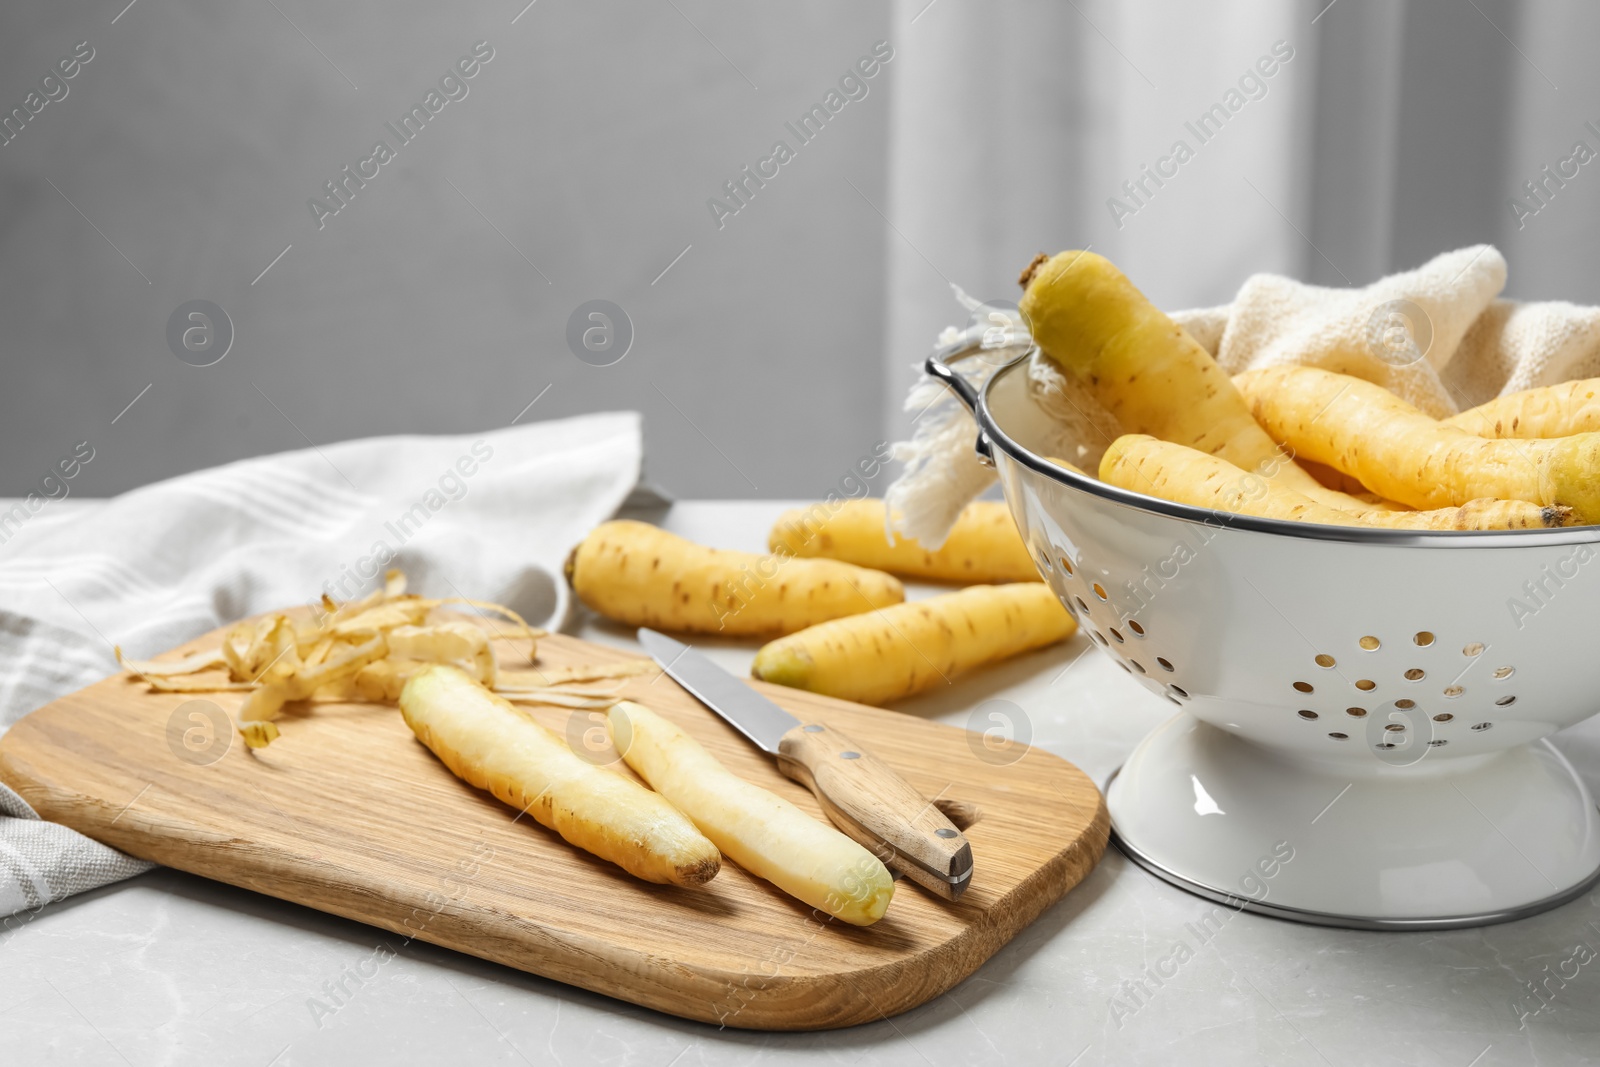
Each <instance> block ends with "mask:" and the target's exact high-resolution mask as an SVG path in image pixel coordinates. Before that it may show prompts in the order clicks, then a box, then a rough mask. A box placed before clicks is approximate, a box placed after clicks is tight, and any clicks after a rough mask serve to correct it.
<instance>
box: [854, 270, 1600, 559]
mask: <svg viewBox="0 0 1600 1067" xmlns="http://www.w3.org/2000/svg"><path fill="white" fill-rule="evenodd" d="M1505 284H1506V261H1505V257H1504V256H1502V255H1501V254H1500V253H1499V251H1497V250H1496V249H1495V248H1494V247H1493V246H1491V245H1473V246H1471V247H1468V248H1462V249H1458V250H1456V251H1454V252H1445V253H1443V254H1441V255H1438V256H1435V257H1434V258H1433V259H1431V260H1429V261H1428V262H1427V263H1425V264H1423V265H1422V266H1421V267H1418V268H1417V269H1416V270H1410V271H1402V272H1400V273H1398V274H1391V275H1389V276H1388V277H1387V278H1382V279H1380V280H1378V281H1376V282H1373V283H1372V284H1371V285H1368V286H1365V287H1363V288H1352V289H1329V288H1324V287H1322V286H1316V285H1306V284H1304V283H1302V282H1297V281H1295V280H1293V279H1292V278H1285V277H1281V276H1279V275H1275V274H1256V275H1252V276H1251V277H1250V278H1248V279H1246V281H1245V283H1244V285H1243V286H1241V287H1240V289H1239V292H1238V295H1237V296H1236V297H1235V298H1234V301H1233V303H1232V304H1228V305H1224V306H1222V307H1216V308H1200V309H1196V310H1192V311H1178V312H1173V313H1172V318H1173V319H1174V320H1175V321H1177V322H1178V324H1179V325H1181V326H1183V328H1184V329H1186V330H1188V331H1189V333H1190V335H1191V336H1193V337H1194V339H1195V340H1196V341H1198V342H1199V343H1200V344H1201V346H1202V347H1204V348H1205V349H1206V350H1207V351H1209V352H1210V353H1211V354H1212V355H1213V356H1214V357H1216V360H1217V362H1218V363H1219V364H1221V365H1222V368H1223V369H1224V370H1226V371H1227V372H1228V373H1229V374H1238V373H1239V372H1240V371H1244V370H1248V369H1250V368H1253V367H1262V366H1270V365H1274V364H1281V363H1305V364H1309V365H1311V366H1316V367H1321V368H1323V369H1324V370H1330V371H1337V372H1339V373H1341V374H1350V375H1354V376H1355V377H1358V378H1362V379H1365V380H1366V381H1369V382H1373V383H1375V384H1377V385H1382V386H1384V387H1385V388H1387V389H1389V390H1391V391H1392V392H1394V393H1395V394H1396V395H1398V396H1400V397H1402V398H1404V399H1405V400H1406V401H1407V402H1409V403H1411V404H1414V405H1415V406H1416V407H1418V408H1420V409H1422V410H1423V411H1426V412H1427V413H1429V414H1430V415H1433V416H1435V417H1439V418H1442V417H1445V416H1448V415H1453V414H1455V413H1456V412H1458V411H1461V410H1463V409H1465V408H1469V407H1475V406H1477V405H1478V404H1482V403H1484V402H1485V401H1487V400H1490V399H1492V398H1494V397H1496V396H1500V395H1503V394H1506V393H1515V392H1520V391H1521V390H1524V389H1532V388H1535V387H1537V386H1542V385H1555V384H1557V383H1559V382H1564V381H1570V380H1572V379H1576V378H1590V377H1600V308H1595V307H1580V306H1578V305H1576V304H1568V303H1566V302H1564V301H1544V302H1537V303H1520V302H1517V301H1512V300H1501V299H1499V295H1500V292H1501V290H1502V289H1504V288H1505ZM957 299H958V301H960V302H961V303H962V305H963V306H964V307H966V308H967V309H968V310H969V311H972V310H973V308H974V307H975V306H976V305H975V303H974V302H972V301H970V300H967V299H965V298H964V294H962V293H960V292H959V290H958V291H957ZM956 332H957V331H955V330H954V328H951V329H947V330H946V331H945V332H944V334H942V335H941V336H940V342H941V343H947V342H949V341H951V340H953V339H954V337H955V335H956ZM1021 351H1022V349H1021V348H1017V347H1015V346H1013V347H1012V348H1009V349H1002V350H1000V351H998V352H992V353H985V354H983V356H982V357H979V358H968V359H966V360H962V361H960V362H958V363H957V364H955V369H957V370H958V371H960V372H961V373H962V374H964V375H966V376H967V377H968V378H969V379H971V380H973V381H974V382H981V381H982V380H984V379H986V378H987V377H988V376H989V375H990V374H992V373H993V372H994V370H995V369H996V368H997V367H998V366H1000V365H1002V364H1003V363H1004V362H1005V359H1004V358H1001V357H1007V358H1008V353H1020V352H1021ZM1028 376H1029V382H1030V388H1031V391H1032V394H1033V396H1034V399H1035V400H1037V401H1038V402H1039V403H1040V404H1042V405H1043V406H1044V407H1045V408H1046V409H1047V410H1049V411H1051V412H1053V413H1055V414H1056V416H1057V419H1058V421H1059V423H1060V425H1061V433H1060V440H1059V441H1057V442H1054V445H1055V448H1054V451H1055V455H1056V457H1057V458H1060V459H1066V460H1069V461H1071V462H1073V463H1076V464H1077V465H1078V466H1080V467H1083V468H1084V469H1085V470H1087V471H1089V472H1090V473H1091V474H1092V473H1094V471H1095V469H1096V468H1097V466H1098V464H1099V462H1100V456H1101V454H1102V453H1104V452H1105V449H1106V446H1108V445H1109V444H1110V443H1111V441H1112V440H1113V439H1114V438H1115V437H1116V435H1117V429H1116V423H1115V420H1114V419H1113V418H1112V417H1111V416H1110V415H1109V414H1107V413H1106V412H1105V410H1104V409H1103V408H1101V407H1100V405H1099V404H1097V403H1096V402H1095V401H1094V399H1093V398H1092V397H1091V396H1089V394H1088V393H1087V392H1086V391H1085V390H1084V389H1083V388H1082V387H1080V386H1079V385H1078V384H1077V383H1076V382H1075V381H1073V380H1071V379H1070V378H1069V377H1068V376H1066V375H1064V374H1062V373H1061V372H1060V371H1059V370H1058V369H1057V368H1056V367H1055V365H1054V364H1053V363H1052V362H1051V361H1050V360H1049V359H1046V358H1043V357H1040V356H1035V357H1034V358H1033V361H1032V363H1031V364H1030V366H1029V368H1028ZM942 392H943V387H942V386H939V385H937V384H936V383H933V382H928V381H924V382H920V383H918V384H917V385H915V386H913V387H912V390H911V393H910V395H909V396H908V397H907V400H906V405H905V406H906V410H907V411H915V412H920V413H921V414H920V415H919V417H918V419H917V429H916V432H915V435H914V436H913V438H912V439H911V440H910V441H902V442H898V443H897V444H896V445H895V446H894V457H895V458H896V459H899V460H902V461H903V462H905V463H906V469H905V471H904V472H902V473H901V475H900V476H899V477H898V478H897V479H896V480H895V482H894V484H892V485H891V486H890V487H889V489H888V492H887V493H886V494H885V496H886V498H887V500H888V502H889V509H890V512H891V514H892V515H893V516H894V518H893V520H892V521H893V522H894V528H895V530H897V531H898V532H899V533H901V534H903V535H905V536H907V537H911V538H914V539H916V540H918V541H920V542H922V544H924V545H926V546H928V547H930V548H932V547H937V546H938V545H940V544H942V543H943V542H944V538H945V535H946V534H948V533H949V531H950V527H951V525H952V524H954V522H955V519H956V516H957V515H959V514H960V513H961V509H962V508H963V507H965V506H966V505H967V503H968V502H969V501H971V500H973V499H974V498H975V497H977V496H978V494H980V493H982V492H983V491H984V490H985V489H987V488H988V487H989V486H990V485H991V484H993V482H994V478H995V476H994V473H993V472H992V471H991V470H989V469H988V468H986V467H983V466H981V465H980V464H979V463H978V462H977V460H976V459H975V458H974V457H973V453H972V442H973V440H974V435H975V433H976V428H975V426H974V425H973V421H972V416H971V415H970V414H969V413H968V412H967V410H966V408H965V407H964V406H962V405H961V404H960V403H958V402H955V401H954V400H952V399H949V398H947V397H942V396H940V395H939V394H940V393H942Z"/></svg>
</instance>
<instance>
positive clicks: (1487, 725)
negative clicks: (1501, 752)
mask: <svg viewBox="0 0 1600 1067" xmlns="http://www.w3.org/2000/svg"><path fill="white" fill-rule="evenodd" d="M1472 728H1473V729H1474V730H1477V731H1480V732H1481V731H1484V730H1493V729H1494V723H1492V722H1475V723H1473V724H1472Z"/></svg>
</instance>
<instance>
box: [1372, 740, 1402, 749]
mask: <svg viewBox="0 0 1600 1067" xmlns="http://www.w3.org/2000/svg"><path fill="white" fill-rule="evenodd" d="M1372 747H1373V748H1394V747H1396V746H1394V745H1392V744H1390V743H1389V742H1387V741H1379V742H1378V743H1377V744H1375V745H1373V746H1372Z"/></svg>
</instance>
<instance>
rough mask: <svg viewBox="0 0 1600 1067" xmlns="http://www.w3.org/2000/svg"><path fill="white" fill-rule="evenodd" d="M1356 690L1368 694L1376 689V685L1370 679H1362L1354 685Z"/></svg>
mask: <svg viewBox="0 0 1600 1067" xmlns="http://www.w3.org/2000/svg"><path fill="white" fill-rule="evenodd" d="M1356 688H1357V689H1359V690H1361V691H1362V692H1363V693H1370V692H1372V691H1373V690H1374V689H1376V688H1378V683H1377V682H1374V681H1373V680H1372V679H1370V678H1363V679H1361V680H1360V681H1359V682H1357V683H1356Z"/></svg>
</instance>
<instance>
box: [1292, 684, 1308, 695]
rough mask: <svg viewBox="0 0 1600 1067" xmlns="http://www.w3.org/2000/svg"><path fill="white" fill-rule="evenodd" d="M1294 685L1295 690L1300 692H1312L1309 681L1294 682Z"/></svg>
mask: <svg viewBox="0 0 1600 1067" xmlns="http://www.w3.org/2000/svg"><path fill="white" fill-rule="evenodd" d="M1294 687H1295V688H1296V689H1297V690H1299V691H1300V692H1302V693H1310V692H1312V688H1311V683H1310V682H1296V683H1294Z"/></svg>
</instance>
